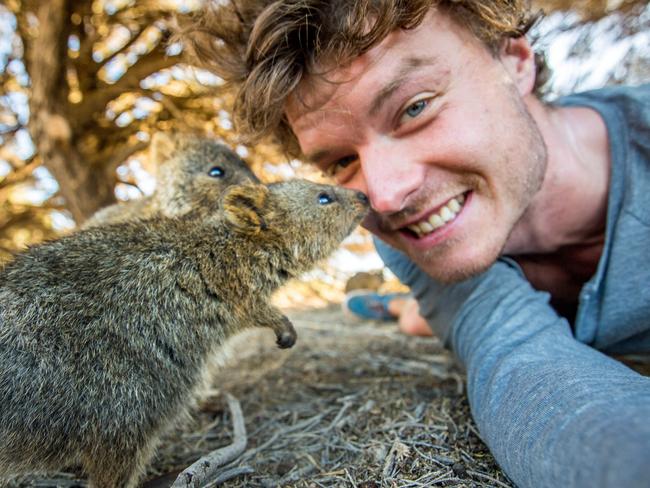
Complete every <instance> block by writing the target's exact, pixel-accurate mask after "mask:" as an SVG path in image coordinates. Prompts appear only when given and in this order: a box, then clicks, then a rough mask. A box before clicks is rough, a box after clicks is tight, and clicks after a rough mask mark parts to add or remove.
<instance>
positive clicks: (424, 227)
mask: <svg viewBox="0 0 650 488" xmlns="http://www.w3.org/2000/svg"><path fill="white" fill-rule="evenodd" d="M419 227H420V232H422V233H424V234H428V233H429V232H431V231H433V230H434V227H433V225H431V224H430V223H429V222H427V221H424V222H420V225H419Z"/></svg>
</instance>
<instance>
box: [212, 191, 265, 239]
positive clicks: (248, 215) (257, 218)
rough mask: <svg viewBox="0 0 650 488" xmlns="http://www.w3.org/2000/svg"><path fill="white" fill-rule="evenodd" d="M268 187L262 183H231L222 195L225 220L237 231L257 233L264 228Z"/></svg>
mask: <svg viewBox="0 0 650 488" xmlns="http://www.w3.org/2000/svg"><path fill="white" fill-rule="evenodd" d="M268 193H269V189H268V188H267V187H266V186H264V185H251V184H248V185H233V186H230V187H228V188H227V189H226V191H225V192H224V195H223V212H224V215H225V218H226V221H227V222H229V223H230V224H231V225H232V226H233V227H234V228H235V229H237V230H238V231H239V232H242V233H245V234H258V233H259V232H261V231H263V230H265V229H266V221H265V215H266V214H267V213H268V212H267V211H266V209H265V204H266V200H267V197H268Z"/></svg>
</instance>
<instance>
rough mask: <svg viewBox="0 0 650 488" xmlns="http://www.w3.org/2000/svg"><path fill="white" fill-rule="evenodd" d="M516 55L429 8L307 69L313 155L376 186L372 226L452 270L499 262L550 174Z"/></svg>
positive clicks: (355, 184) (303, 102)
mask: <svg viewBox="0 0 650 488" xmlns="http://www.w3.org/2000/svg"><path fill="white" fill-rule="evenodd" d="M507 56H509V55H508V54H501V55H500V56H497V57H495V56H493V55H492V54H491V53H490V52H489V51H488V50H487V49H486V48H485V47H484V46H483V45H482V44H481V43H480V42H479V41H478V40H476V39H475V38H474V37H472V36H471V35H470V34H469V33H468V32H467V31H465V30H464V29H462V28H459V27H458V26H456V25H455V24H454V23H452V22H451V21H450V20H449V19H448V18H447V17H446V16H444V15H442V14H440V13H431V14H429V15H428V16H427V18H426V19H425V20H424V22H423V23H422V24H421V25H420V26H419V27H418V28H416V29H414V30H411V31H396V32H394V33H392V34H391V35H390V36H389V37H387V38H386V39H385V40H384V41H383V42H382V43H381V44H379V45H378V46H376V47H374V48H373V49H372V50H370V51H369V52H367V53H366V54H364V55H362V56H360V57H359V58H356V59H355V60H353V62H352V63H351V64H350V65H348V66H346V67H342V68H341V67H337V68H334V69H329V70H328V71H327V74H326V75H325V76H322V75H321V76H315V75H314V76H310V77H307V78H306V79H305V80H303V82H302V83H301V85H300V86H299V88H298V89H297V91H296V93H294V95H293V96H292V97H291V99H290V100H289V103H288V104H287V110H286V112H287V116H288V119H289V123H290V124H291V127H292V129H293V131H294V132H295V134H296V136H297V138H298V141H299V143H300V147H301V149H302V151H303V152H304V153H305V154H306V155H307V156H308V157H309V159H311V160H312V161H313V162H314V163H315V164H317V165H318V166H319V167H320V168H321V169H322V170H324V171H325V172H327V173H329V174H332V175H333V176H334V177H335V179H336V180H337V181H338V183H339V184H341V185H343V186H345V187H347V188H353V189H357V190H361V191H363V192H365V193H366V194H367V195H368V197H369V198H370V202H371V206H372V211H371V213H370V215H369V216H368V218H367V219H366V220H365V221H364V226H365V227H367V228H368V229H369V230H371V231H372V232H373V233H375V234H376V235H377V236H379V237H380V238H381V239H382V240H384V241H386V242H388V243H389V244H391V245H392V246H394V247H396V248H398V249H401V250H402V251H403V252H405V253H406V254H407V255H408V256H410V257H411V259H412V260H413V261H414V262H415V263H417V264H418V265H419V266H420V267H421V268H422V269H424V270H425V271H426V272H427V273H429V274H430V275H431V276H433V277H434V278H437V279H439V280H442V281H455V280H459V279H463V278H465V277H468V276H471V275H473V274H476V273H478V272H480V271H482V270H484V269H486V268H487V267H488V266H489V265H490V264H491V263H493V262H494V260H495V259H496V258H497V257H498V256H499V254H500V253H501V252H502V251H503V249H504V247H505V246H506V242H507V240H508V237H509V236H510V234H511V232H512V231H513V228H514V227H515V226H516V224H517V223H518V222H519V220H520V218H521V217H522V214H523V213H524V211H525V210H526V208H527V207H528V205H529V204H530V202H531V199H532V198H533V196H534V195H535V193H536V192H537V190H538V189H539V188H540V186H541V183H542V180H543V178H544V172H545V167H546V150H545V146H544V142H543V140H542V138H541V135H540V133H539V130H538V128H537V126H536V124H535V122H534V121H533V119H532V117H531V116H530V114H529V113H528V111H527V109H526V105H525V103H524V97H525V96H529V94H528V93H526V90H527V89H524V88H522V85H523V84H522V83H517V82H516V81H515V79H516V77H513V76H512V70H513V66H515V65H516V60H513V59H510V58H508V57H507ZM324 68H325V69H327V68H328V67H327V66H325V67H324Z"/></svg>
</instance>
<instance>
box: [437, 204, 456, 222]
mask: <svg viewBox="0 0 650 488" xmlns="http://www.w3.org/2000/svg"><path fill="white" fill-rule="evenodd" d="M440 216H441V217H442V220H444V221H445V222H449V221H450V220H451V219H453V218H454V217H455V216H456V214H454V212H452V211H451V210H449V208H448V207H442V210H440Z"/></svg>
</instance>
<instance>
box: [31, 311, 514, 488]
mask: <svg viewBox="0 0 650 488" xmlns="http://www.w3.org/2000/svg"><path fill="white" fill-rule="evenodd" d="M288 315H289V316H290V317H291V319H292V321H293V323H294V324H295V325H296V329H297V331H298V342H297V343H296V345H295V346H294V347H293V348H292V349H289V350H280V349H278V348H277V347H276V346H275V343H274V340H275V337H274V335H273V333H272V332H271V331H270V330H268V329H254V330H251V331H248V332H246V333H244V334H242V335H240V336H237V337H235V338H234V339H233V340H232V341H231V343H230V347H229V350H230V351H229V359H228V360H227V361H226V364H225V366H224V367H222V368H221V369H220V370H219V372H218V373H217V374H216V376H215V380H214V382H213V385H212V388H211V389H210V391H209V392H208V394H207V396H206V398H205V399H204V400H203V401H202V402H201V403H200V408H199V411H197V412H195V414H194V415H193V417H192V421H191V422H190V423H189V424H187V425H185V426H184V427H183V428H179V429H177V430H175V431H174V432H172V433H170V434H169V435H168V436H167V437H165V439H164V440H163V443H162V445H161V447H160V449H159V451H158V454H157V456H156V458H155V459H154V461H153V463H152V465H151V467H150V469H149V472H148V473H147V477H146V481H145V484H144V486H145V488H162V487H168V486H170V483H171V482H172V481H173V480H174V479H175V478H176V476H177V475H178V473H179V472H180V471H181V470H182V469H184V468H185V467H187V466H189V465H190V464H192V463H193V462H194V461H195V460H196V459H197V458H199V457H200V456H202V455H204V454H206V453H208V452H209V451H211V450H214V449H218V448H220V447H222V446H225V445H228V444H229V443H230V442H231V440H232V425H231V419H230V410H229V409H228V407H227V404H226V401H225V398H224V394H225V393H230V394H232V395H234V396H235V397H236V398H237V399H238V400H239V402H240V404H241V407H242V410H243V414H244V419H245V424H246V429H247V434H248V444H247V447H246V451H245V452H244V453H243V454H242V455H241V456H240V457H239V458H238V459H237V460H236V461H234V462H233V463H232V464H231V465H230V466H229V467H230V468H232V467H243V468H249V469H246V470H245V471H248V472H249V474H243V475H239V476H237V477H235V478H232V479H230V480H229V481H226V482H225V483H224V484H223V485H222V486H226V487H276V486H280V487H305V488H307V487H359V488H362V487H363V488H371V487H372V488H374V487H402V488H406V487H422V486H427V487H428V486H447V487H510V486H513V485H512V484H511V483H510V482H509V481H508V479H507V478H506V477H505V475H504V474H503V473H502V472H501V471H500V469H499V468H498V467H497V466H496V464H495V462H494V459H493V458H492V456H491V455H490V453H489V452H488V450H487V448H486V447H485V445H484V444H483V443H482V442H481V440H480V439H479V436H478V433H477V431H476V427H475V425H474V423H473V421H472V419H471V417H470V414H469V407H468V404H467V399H466V396H465V390H464V383H463V381H464V377H463V374H462V371H461V370H460V369H459V368H458V367H457V366H456V365H455V364H454V361H453V359H452V357H451V356H450V354H449V353H447V352H446V351H445V350H444V349H443V348H442V346H441V344H440V342H439V341H438V340H437V339H435V338H416V337H407V336H405V335H402V334H400V333H399V332H398V331H397V328H396V326H395V324H394V323H378V322H372V321H361V322H352V321H351V320H350V319H349V318H346V317H344V315H343V314H342V313H341V311H340V308H339V307H338V306H330V307H327V308H320V309H311V310H302V311H292V312H291V311H290V312H288ZM242 471H244V470H242ZM66 478H67V479H66ZM73 478H74V477H73V476H68V477H63V475H62V477H61V478H60V479H59V480H58V481H57V482H56V483H54V481H53V479H52V477H50V478H49V479H47V480H43V479H41V480H40V481H37V480H32V481H31V482H29V483H27V484H22V485H21V486H40V487H44V486H54V485H55V484H56V485H59V486H67V487H71V486H79V485H80V483H79V481H78V480H75V479H73Z"/></svg>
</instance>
